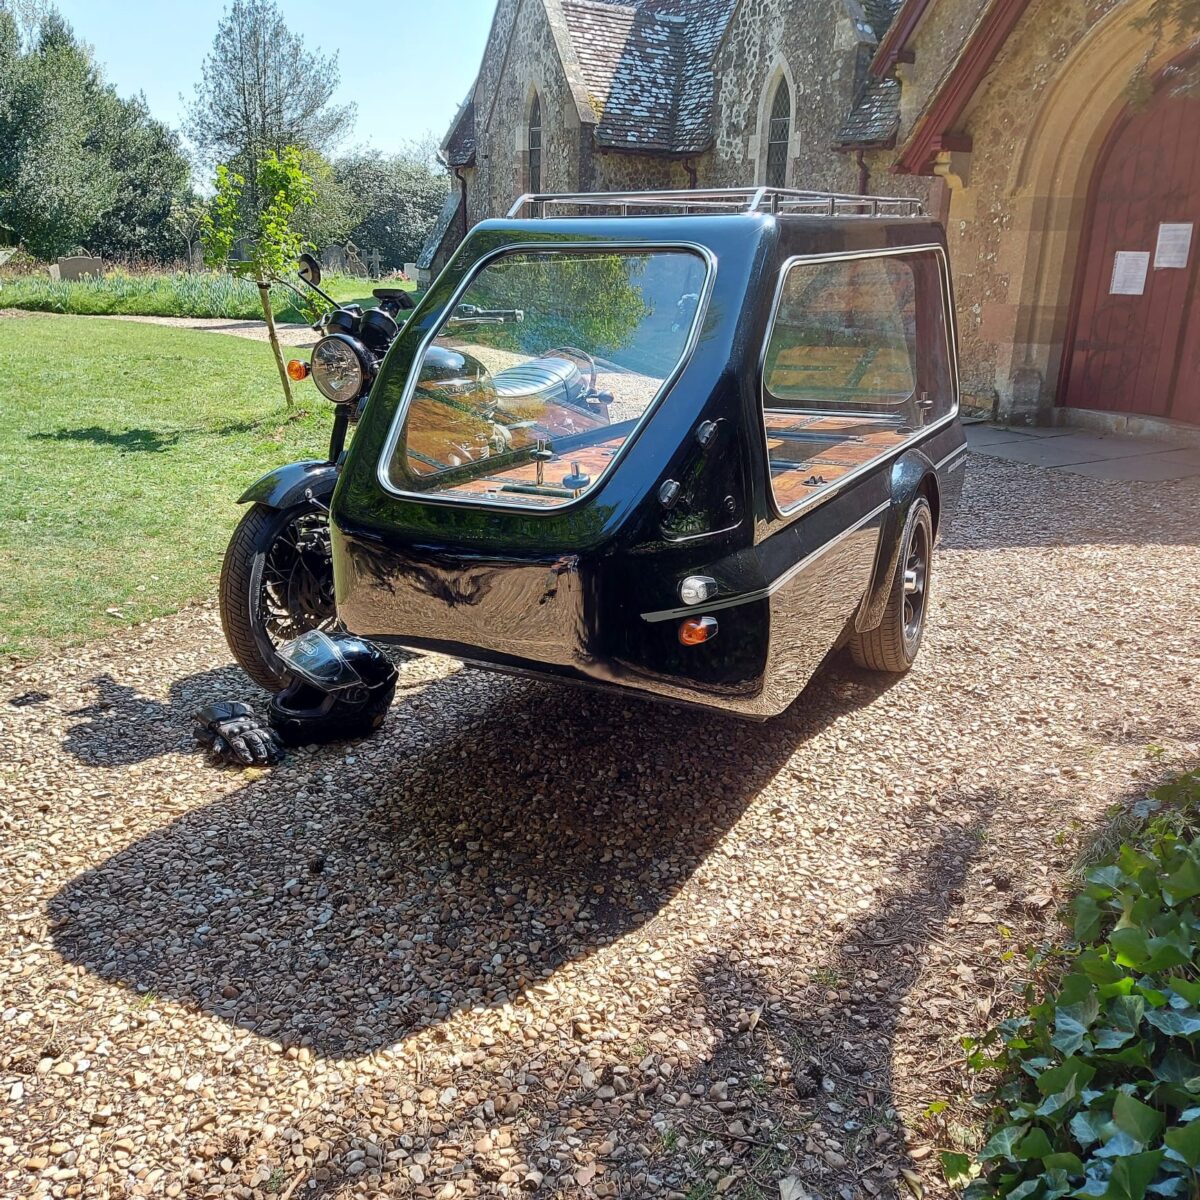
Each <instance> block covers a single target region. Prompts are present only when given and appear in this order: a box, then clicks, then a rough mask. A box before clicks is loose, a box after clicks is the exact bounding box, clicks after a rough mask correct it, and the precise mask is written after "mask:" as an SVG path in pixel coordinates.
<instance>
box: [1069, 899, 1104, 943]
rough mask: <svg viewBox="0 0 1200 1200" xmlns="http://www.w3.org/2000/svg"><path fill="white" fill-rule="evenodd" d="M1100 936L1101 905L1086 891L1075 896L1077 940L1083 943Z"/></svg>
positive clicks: (1092, 940)
mask: <svg viewBox="0 0 1200 1200" xmlns="http://www.w3.org/2000/svg"><path fill="white" fill-rule="evenodd" d="M1099 936H1100V905H1099V904H1097V903H1096V901H1095V900H1094V899H1093V898H1092V897H1091V896H1089V895H1088V894H1087V893H1086V892H1085V893H1084V894H1083V895H1081V896H1076V897H1075V940H1076V941H1077V942H1079V943H1080V944H1081V945H1082V944H1085V943H1087V942H1094V941H1096V939H1097V938H1098V937H1099Z"/></svg>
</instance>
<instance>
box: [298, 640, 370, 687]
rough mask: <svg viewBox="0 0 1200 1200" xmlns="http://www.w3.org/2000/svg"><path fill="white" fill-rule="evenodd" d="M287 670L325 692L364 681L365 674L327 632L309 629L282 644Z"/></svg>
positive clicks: (356, 684)
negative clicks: (349, 659) (356, 668)
mask: <svg viewBox="0 0 1200 1200" xmlns="http://www.w3.org/2000/svg"><path fill="white" fill-rule="evenodd" d="M279 657H280V658H281V659H283V665H284V670H285V671H287V672H288V674H290V675H296V676H298V677H299V678H300V679H303V680H306V681H307V682H308V683H311V684H312V685H313V686H314V687H318V688H320V689H321V690H322V691H323V692H336V691H340V690H341V689H342V688H348V687H355V686H358V685H361V684H362V677H361V676H360V675H359V673H358V672H357V671H356V670H355V669H354V668H353V667H352V666H351V665H350V663H349V662H348V661H347V660H346V656H345V655H344V654H343V653H342V650H341V647H340V646H338V644H337V642H335V641H334V640H333V639H332V638H331V637H329V635H328V634H325V633H322V632H321V631H320V630H319V629H310V630H309V631H308V632H307V633H302V634H301V635H300V636H299V637H298V638H294V639H293V640H292V641H290V642H288V643H287V644H286V645H285V646H281V647H280V648H279Z"/></svg>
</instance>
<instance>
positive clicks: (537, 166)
mask: <svg viewBox="0 0 1200 1200" xmlns="http://www.w3.org/2000/svg"><path fill="white" fill-rule="evenodd" d="M528 166H529V190H530V191H531V192H540V191H541V190H542V101H541V97H540V96H538V94H537V93H536V92H534V94H533V103H532V104H530V106H529V163H528Z"/></svg>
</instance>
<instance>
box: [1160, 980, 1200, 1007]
mask: <svg viewBox="0 0 1200 1200" xmlns="http://www.w3.org/2000/svg"><path fill="white" fill-rule="evenodd" d="M1167 987H1169V988H1170V989H1171V991H1173V992H1174V993H1175V994H1176V995H1177V996H1182V997H1183V998H1184V999H1185V1000H1186V1001H1187V1002H1188V1003H1189V1004H1191V1005H1196V1004H1200V983H1193V982H1192V981H1191V980H1190V979H1179V978H1178V977H1177V976H1172V977H1171V978H1170V979H1168V980H1167Z"/></svg>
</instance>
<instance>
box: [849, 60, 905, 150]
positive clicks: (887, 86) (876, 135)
mask: <svg viewBox="0 0 1200 1200" xmlns="http://www.w3.org/2000/svg"><path fill="white" fill-rule="evenodd" d="M899 129H900V81H899V80H898V79H875V78H871V77H868V78H867V80H866V81H865V82H864V83H863V86H862V88H861V89H860V91H859V93H858V99H857V100H856V101H855V102H854V107H853V108H852V109H851V110H850V113H849V115H848V116H847V117H846V120H845V122H844V123H843V125H842V128H841V131H840V132H839V133H838V142H839V144H840V145H843V146H855V147H867V146H887V145H890V144H891V143H892V141H893V139H894V138H895V136H896V134H897V132H898V131H899Z"/></svg>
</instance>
